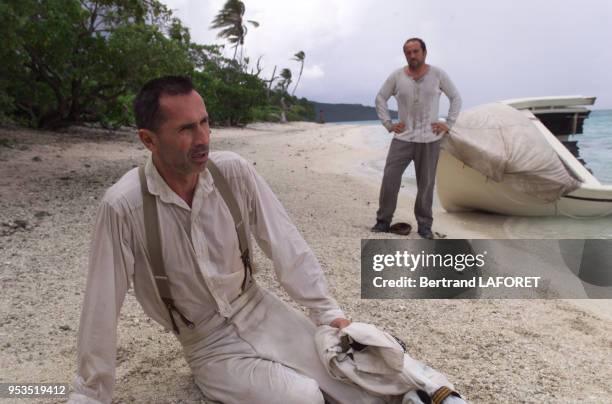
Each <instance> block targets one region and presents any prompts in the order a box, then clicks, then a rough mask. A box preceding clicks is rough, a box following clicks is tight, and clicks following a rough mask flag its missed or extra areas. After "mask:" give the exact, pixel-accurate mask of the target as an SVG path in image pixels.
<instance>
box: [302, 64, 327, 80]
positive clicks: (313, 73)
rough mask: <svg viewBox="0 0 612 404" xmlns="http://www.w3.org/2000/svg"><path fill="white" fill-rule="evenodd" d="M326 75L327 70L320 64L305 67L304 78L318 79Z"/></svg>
mask: <svg viewBox="0 0 612 404" xmlns="http://www.w3.org/2000/svg"><path fill="white" fill-rule="evenodd" d="M323 76H325V72H324V71H323V69H322V68H321V66H319V65H314V66H308V67H304V71H303V72H302V78H303V79H305V80H316V79H319V78H321V77H323Z"/></svg>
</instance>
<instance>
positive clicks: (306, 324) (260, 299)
mask: <svg viewBox="0 0 612 404" xmlns="http://www.w3.org/2000/svg"><path fill="white" fill-rule="evenodd" d="M232 312H233V313H232V315H231V316H230V318H228V319H224V318H222V317H220V316H218V315H217V316H215V317H214V318H212V319H211V320H210V321H206V322H203V323H202V324H199V325H198V326H196V328H195V329H192V330H190V329H188V328H186V327H182V328H181V330H180V334H179V335H178V336H177V337H178V339H179V341H180V342H181V344H182V345H183V354H184V355H185V359H186V360H187V363H189V366H190V367H191V370H192V372H193V376H194V379H195V382H196V384H197V385H198V387H200V389H201V390H202V393H203V394H204V395H205V396H206V397H207V398H209V399H212V400H215V401H219V402H222V403H236V404H242V403H252V404H257V403H262V404H274V403H278V404H286V403H292V404H294V403H295V404H301V403H303V404H317V403H320V404H323V400H324V397H325V400H326V401H327V402H329V403H346V404H360V403H361V404H366V403H367V404H379V403H384V402H385V401H388V400H386V399H385V398H384V397H380V396H374V395H372V394H369V393H367V392H365V391H364V390H362V389H361V388H359V387H356V386H353V385H350V384H346V383H343V382H340V381H338V380H336V379H333V378H332V377H331V376H330V375H329V374H328V373H327V371H326V370H325V367H324V366H323V364H322V363H321V360H320V359H319V355H318V354H317V352H316V347H315V342H314V333H315V326H314V324H313V323H312V322H311V321H310V320H309V319H308V318H306V316H304V315H303V314H302V313H299V312H298V311H296V310H294V309H293V308H291V307H289V306H287V304H285V303H283V302H282V301H281V300H280V299H279V298H277V297H276V296H274V295H273V294H272V293H270V292H268V291H266V290H265V289H261V288H260V287H259V286H257V285H256V284H253V285H252V286H251V287H250V288H249V289H248V290H247V291H246V292H245V293H244V294H243V295H242V296H240V297H239V298H238V299H236V301H234V302H232Z"/></svg>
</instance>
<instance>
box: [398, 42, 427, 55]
mask: <svg viewBox="0 0 612 404" xmlns="http://www.w3.org/2000/svg"><path fill="white" fill-rule="evenodd" d="M408 42H418V43H419V45H421V49H422V50H423V53H425V52H427V46H426V45H425V41H423V40H422V39H421V38H410V39H409V40H407V41H406V42H404V46H406V44H407V43H408Z"/></svg>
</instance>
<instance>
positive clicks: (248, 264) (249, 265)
mask: <svg viewBox="0 0 612 404" xmlns="http://www.w3.org/2000/svg"><path fill="white" fill-rule="evenodd" d="M206 165H207V167H208V171H210V174H211V175H212V178H213V181H214V183H215V187H217V189H218V190H219V193H220V194H221V197H222V198H223V200H224V201H225V204H226V205H227V207H228V209H229V211H230V213H231V214H232V218H233V219H234V225H235V226H236V234H237V235H238V248H240V258H241V259H242V264H243V265H244V280H243V281H242V291H243V292H244V290H245V288H246V285H247V281H248V279H249V278H250V276H251V275H252V274H253V262H252V260H251V253H250V251H249V243H248V241H247V240H248V238H247V233H246V228H245V226H244V221H243V220H242V214H241V213H240V208H239V207H238V203H237V202H236V198H234V194H233V193H232V190H231V189H230V187H229V184H228V183H227V180H226V179H225V177H224V176H223V174H221V171H219V168H218V167H217V166H216V165H215V163H213V162H212V161H210V160H208V162H207V163H206Z"/></svg>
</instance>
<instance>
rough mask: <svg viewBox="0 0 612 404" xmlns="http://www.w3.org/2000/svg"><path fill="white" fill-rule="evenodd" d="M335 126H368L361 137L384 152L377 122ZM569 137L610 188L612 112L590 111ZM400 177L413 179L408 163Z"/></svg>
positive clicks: (387, 138) (385, 142) (385, 136)
mask: <svg viewBox="0 0 612 404" xmlns="http://www.w3.org/2000/svg"><path fill="white" fill-rule="evenodd" d="M338 124H356V125H367V126H371V129H370V128H367V129H365V130H366V131H368V132H369V131H370V130H371V136H365V141H366V142H367V145H366V146H368V147H372V148H375V149H386V148H388V147H389V143H391V139H392V136H391V134H389V133H388V132H387V130H386V129H385V128H384V127H383V126H382V125H381V124H380V122H379V121H353V122H338ZM572 138H573V139H572V140H577V141H578V147H579V148H580V157H582V159H583V160H584V161H585V162H586V165H587V167H588V168H589V169H590V170H591V171H592V172H593V175H594V176H595V178H597V179H598V180H599V182H601V183H602V184H607V185H612V110H594V111H592V112H591V115H590V116H589V118H588V119H587V120H585V121H584V133H582V134H580V135H575V136H572ZM384 164H385V162H384V161H380V162H376V163H375V164H374V166H375V167H376V168H379V169H380V170H381V171H382V169H383V167H384ZM404 175H405V176H406V177H414V169H413V168H412V164H411V165H410V167H409V168H408V169H407V170H406V173H405V174H404Z"/></svg>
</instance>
